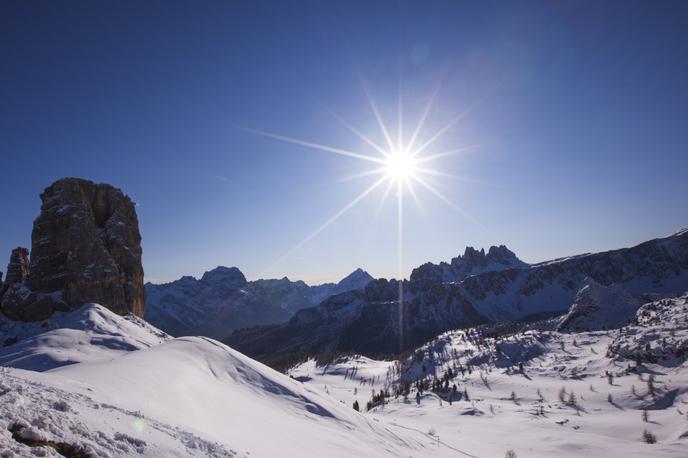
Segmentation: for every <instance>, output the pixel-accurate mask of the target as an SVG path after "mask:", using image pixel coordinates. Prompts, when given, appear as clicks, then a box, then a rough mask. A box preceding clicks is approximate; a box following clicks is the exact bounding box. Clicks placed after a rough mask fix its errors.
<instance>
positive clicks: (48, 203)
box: [29, 178, 146, 317]
mask: <svg viewBox="0 0 688 458" xmlns="http://www.w3.org/2000/svg"><path fill="white" fill-rule="evenodd" d="M41 199H42V201H43V204H42V205H41V214H40V216H39V217H38V218H37V219H36V220H35V221H34V225H33V232H32V234H31V240H32V248H31V249H32V252H31V277H30V280H29V284H30V286H31V288H32V289H34V290H35V291H41V292H46V293H51V292H54V291H62V297H63V299H64V301H65V302H66V303H67V304H69V305H70V306H71V307H79V306H81V305H82V304H84V303H86V302H97V303H99V304H102V305H103V306H105V307H107V308H109V309H110V310H112V311H113V312H115V313H118V314H126V313H134V314H136V315H138V316H141V317H142V316H143V314H144V311H145V306H146V291H145V289H144V286H143V267H142V265H141V235H140V234H139V225H138V218H137V217H136V210H135V208H134V204H133V203H132V201H131V199H130V198H129V197H128V196H126V195H124V194H123V193H122V191H121V190H119V189H117V188H115V187H113V186H111V185H109V184H95V183H93V182H91V181H87V180H82V179H77V178H64V179H62V180H58V181H57V182H55V183H53V184H52V185H51V186H49V187H48V188H46V189H45V191H44V192H43V194H41Z"/></svg>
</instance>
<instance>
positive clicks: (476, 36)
mask: <svg viewBox="0 0 688 458" xmlns="http://www.w3.org/2000/svg"><path fill="white" fill-rule="evenodd" d="M361 80H363V81H365V82H366V83H367V85H368V87H369V91H370V94H371V95H372V96H373V98H374V99H375V102H376V103H377V105H378V106H379V109H380V113H381V116H382V117H383V118H384V119H385V120H387V121H388V123H389V125H390V129H391V130H393V129H394V128H395V126H396V119H397V99H398V94H399V93H400V92H401V94H402V100H403V108H404V110H403V124H402V125H403V129H402V130H403V132H404V135H406V136H407V137H408V136H409V135H410V132H411V131H413V128H414V126H415V123H416V122H417V120H418V119H419V118H420V116H421V113H422V111H423V108H424V107H425V106H426V103H427V102H428V100H429V98H430V96H431V94H432V93H433V91H434V90H435V89H436V88H438V87H439V88H440V89H439V92H438V96H437V98H436V101H435V104H434V106H433V109H432V111H431V113H430V115H429V116H428V118H427V122H426V123H425V126H424V129H423V132H422V134H421V135H420V137H423V138H429V137H431V136H432V135H433V134H434V133H435V132H436V131H437V130H439V129H440V128H442V127H443V126H444V125H446V124H447V123H448V122H449V121H450V120H452V119H453V118H454V117H455V116H456V115H458V114H460V113H464V112H465V111H466V109H467V108H469V107H471V110H470V111H469V112H468V114H467V115H466V116H464V117H462V118H461V119H460V120H459V122H457V123H456V124H455V125H453V127H452V128H451V129H449V130H447V132H446V133H445V135H443V136H442V137H441V138H440V139H438V140H437V142H435V144H434V145H433V148H434V149H435V152H440V151H442V150H447V149H452V148H456V147H461V146H466V145H475V144H478V145H480V148H477V149H476V150H473V151H471V152H468V153H465V154H459V155H454V156H447V157H444V158H442V159H438V160H437V161H435V162H433V163H432V167H433V168H435V169H436V170H439V171H441V172H443V173H447V174H453V175H460V176H461V177H464V178H465V179H464V180H458V179H456V178H449V177H441V176H436V177H432V180H431V183H432V185H433V186H434V187H435V188H436V189H437V190H439V191H440V192H442V194H443V195H445V196H446V197H447V198H448V199H450V200H451V201H452V202H454V203H455V204H456V206H457V207H459V208H461V209H462V210H463V211H465V212H466V213H468V214H470V215H472V217H473V218H474V219H475V220H476V221H478V222H479V224H476V223H475V222H473V221H471V220H470V219H467V218H466V217H464V216H462V214H461V213H459V212H458V211H456V210H455V209H453V208H452V207H450V206H449V205H447V204H446V203H445V202H443V201H442V200H440V199H439V198H437V197H436V196H435V195H433V194H432V193H431V192H429V191H428V190H427V189H425V188H423V187H415V188H414V189H415V190H416V192H417V196H418V200H419V201H420V205H421V207H420V209H419V208H418V207H417V206H416V205H415V203H414V202H413V200H412V199H411V198H410V197H409V196H406V197H405V199H406V200H405V202H404V217H403V225H404V238H403V246H404V261H403V272H404V275H408V274H409V273H410V271H411V269H412V268H413V267H415V266H417V265H419V264H422V263H423V262H427V261H433V262H437V261H440V260H449V259H450V258H451V257H453V256H455V255H456V254H458V253H462V252H463V249H464V247H465V246H466V245H471V246H475V247H486V248H487V247H488V246H490V245H491V244H499V243H503V244H506V245H507V246H508V247H510V248H511V249H512V250H513V251H514V252H516V254H517V255H519V256H520V257H521V258H522V259H524V260H526V261H529V262H535V261H542V260H546V259H550V258H554V257H560V256H566V255H571V254H576V253H581V252H589V251H599V250H606V249H612V248H618V247H622V246H629V245H633V244H635V243H638V242H641V241H644V240H647V239H650V238H654V237H657V236H662V235H666V234H668V233H671V232H673V231H675V230H677V229H679V228H681V227H685V226H688V148H687V145H688V2H685V1H662V2H652V1H646V2H631V1H618V2H613V1H612V2H599V1H556V2H551V1H547V2H544V1H543V2H501V1H500V2H482V1H481V2H478V1H476V2H462V1H451V2H432V1H431V2H383V1H375V2H370V1H365V2H356V1H342V2H321V1H314V2H274V3H272V2H264V1H250V2H249V1H246V2H230V1H222V2H211V1H203V2H167V1H165V2H158V1H146V2H123V1H111V2H107V1H103V2H91V1H88V2H20V1H3V2H1V3H0V171H1V173H0V196H1V197H2V204H0V208H1V209H2V217H0V264H1V265H2V266H3V267H0V270H3V271H4V270H5V269H4V265H5V263H6V260H8V259H9V252H10V250H11V249H12V248H13V247H15V246H18V245H23V246H27V247H28V246H30V233H31V227H32V222H33V219H34V218H35V217H36V216H37V214H38V212H39V205H40V200H39V197H38V195H39V193H40V192H41V191H42V189H43V188H45V187H46V186H47V185H49V184H50V183H51V182H52V181H54V180H56V179H58V178H61V177H64V176H78V177H83V178H88V179H91V180H94V181H98V182H108V183H111V184H113V185H115V186H118V187H120V188H122V189H123V190H124V191H125V192H126V193H127V194H129V195H130V196H131V197H132V198H133V199H134V200H135V201H136V202H137V204H138V207H137V211H138V215H139V220H140V229H141V233H142V236H143V250H144V269H145V272H146V277H147V279H148V280H151V281H166V280H172V279H175V278H177V277H180V276H181V275H199V274H202V272H203V271H205V270H208V269H211V268H213V267H215V266H217V265H228V266H231V265H235V266H238V267H239V268H240V269H242V271H243V272H244V273H245V274H246V275H247V277H249V278H258V277H261V276H266V277H281V276H284V275H287V276H289V277H290V278H292V279H304V280H306V281H308V282H319V281H323V280H333V279H338V278H340V277H342V276H343V275H345V274H347V273H348V272H350V271H352V270H353V269H354V268H356V267H359V266H360V267H363V268H365V269H366V270H368V271H369V272H370V273H371V274H373V275H375V276H386V277H390V276H396V275H397V206H396V201H395V197H394V195H393V194H392V195H390V196H389V197H388V199H387V200H386V201H385V203H384V204H383V205H382V206H380V202H381V198H382V195H383V194H384V189H383V187H380V188H378V189H376V190H375V191H373V192H372V193H371V194H370V195H368V196H366V198H365V199H362V200H361V201H360V202H359V203H358V204H357V205H356V206H355V207H353V208H351V209H350V210H349V211H348V212H346V213H345V214H343V215H342V216H341V218H339V219H338V220H337V221H336V222H335V223H333V224H332V225H330V226H328V227H327V228H326V229H324V230H323V231H322V232H320V233H319V234H318V235H317V236H316V237H314V238H313V239H312V240H310V241H309V242H308V243H305V244H304V245H303V246H301V247H300V249H298V250H296V251H294V252H293V253H292V254H291V255H290V256H288V257H286V258H284V259H281V260H280V258H283V256H284V255H285V254H286V253H289V252H290V251H291V250H292V248H293V247H294V246H296V245H297V244H299V242H300V241H302V240H303V239H304V238H306V237H307V236H308V235H309V234H311V233H312V232H313V231H314V230H315V229H317V228H318V227H319V226H321V225H322V224H323V223H324V222H326V221H327V220H328V219H329V218H330V217H332V215H334V214H335V213H336V212H337V211H338V210H339V209H341V208H342V207H344V206H346V205H347V203H349V202H350V201H351V200H352V199H354V198H356V196H358V195H359V194H360V193H361V192H362V191H363V190H364V189H366V188H367V187H368V186H370V184H371V183H372V182H373V181H374V180H375V177H371V176H365V177H361V178H358V179H346V178H347V177H350V176H351V175H354V174H356V173H360V172H363V171H365V170H368V169H370V164H368V163H365V162H363V161H358V160H356V159H352V158H349V157H344V156H341V155H335V154H330V153H327V152H323V151H317V150H314V149H310V148H306V147H303V146H298V145H295V144H290V143H286V142H282V141H279V140H276V139H273V138H267V137H265V136H260V135H256V134H255V133H252V132H249V131H246V130H243V129H240V128H238V127H237V126H245V127H249V128H252V129H259V130H264V131H269V132H273V133H277V134H280V135H287V136H291V137H296V138H299V139H304V140H308V141H311V142H316V143H320V144H326V145H330V146H333V147H338V148H343V149H347V150H353V151H356V152H361V153H362V154H371V155H372V154H376V152H375V151H374V150H373V149H372V148H371V147H369V146H368V145H367V144H365V143H364V142H363V141H362V140H361V139H360V138H358V137H357V136H356V135H354V134H353V133H352V132H351V131H349V130H348V129H347V128H346V127H345V126H344V125H343V124H342V123H341V122H339V121H338V120H337V119H336V118H335V117H334V116H332V113H333V112H334V113H335V114H336V115H338V116H340V117H342V118H344V119H346V120H347V121H348V122H350V123H351V124H352V125H354V126H355V127H356V128H357V129H359V130H360V131H362V132H364V133H365V134H367V135H369V136H370V137H371V139H373V140H374V141H375V142H377V143H381V144H382V143H383V142H384V139H383V138H382V135H381V134H380V129H379V128H378V125H377V123H376V120H375V117H374V116H373V114H372V113H371V108H370V105H369V104H368V101H367V99H366V96H365V93H364V91H363V89H362V84H361ZM400 81H402V83H403V84H402V86H401V91H400V90H399V82H400ZM395 132H396V131H393V135H396V133H395ZM428 165H430V164H428ZM278 260H279V262H277V261H278ZM276 262H277V263H276Z"/></svg>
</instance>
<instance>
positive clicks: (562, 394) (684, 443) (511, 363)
mask: <svg viewBox="0 0 688 458" xmlns="http://www.w3.org/2000/svg"><path fill="white" fill-rule="evenodd" d="M658 309H659V310H660V311H661V310H664V311H666V312H667V313H669V314H670V315H671V317H672V320H673V321H669V320H668V319H667V320H663V321H664V323H665V324H664V327H663V328H662V327H661V325H660V324H659V323H658V321H659V320H658V319H657V313H658V312H657V310H658ZM638 316H639V317H640V318H639V321H640V324H643V322H642V320H643V319H645V320H648V321H650V322H651V323H652V324H654V327H652V328H648V329H644V328H639V327H638V326H629V327H627V328H624V329H621V330H612V331H600V332H581V333H570V334H565V333H559V332H555V331H551V330H547V329H552V328H556V325H557V323H556V320H550V322H549V323H541V324H540V327H541V328H543V329H545V330H542V329H531V330H527V331H525V332H515V333H505V334H504V335H501V336H498V337H484V336H480V337H479V336H478V330H476V329H471V330H466V331H452V332H448V333H445V334H443V335H441V336H438V338H436V339H435V340H434V341H433V342H430V343H428V344H427V345H425V346H423V347H421V348H420V349H418V350H417V351H416V352H415V353H414V354H413V355H411V356H410V357H409V359H408V360H406V361H405V363H404V364H403V365H400V364H395V363H391V362H385V361H374V360H371V359H368V358H362V357H343V358H340V359H339V360H336V361H334V362H332V363H331V364H329V365H326V366H322V367H317V366H316V364H315V361H313V360H310V361H307V362H305V363H302V364H300V365H297V366H296V367H294V368H292V369H291V370H290V372H289V373H290V375H291V376H293V377H295V378H297V379H299V380H304V381H305V383H306V384H309V385H311V386H314V387H317V388H319V389H321V390H322V391H323V392H326V393H329V394H330V395H331V396H333V397H335V398H336V399H339V400H340V401H342V402H344V403H345V404H347V405H352V404H353V402H354V401H358V403H359V404H360V406H361V408H362V409H364V410H365V406H366V404H367V402H368V401H369V400H371V396H372V394H373V393H379V392H380V391H381V390H385V389H387V390H389V391H390V397H389V398H387V399H386V403H385V404H382V405H378V406H375V407H372V409H371V410H370V412H368V415H370V416H373V417H377V418H380V420H381V421H382V420H386V421H388V422H391V423H392V424H394V425H396V426H397V427H399V428H403V429H405V430H407V431H409V432H411V431H414V432H422V433H426V434H427V435H428V436H429V437H432V438H435V440H436V449H437V452H438V453H442V454H443V453H449V454H451V453H452V452H453V453H454V454H453V455H452V456H462V455H463V456H476V457H477V456H479V457H495V456H496V457H500V456H504V455H505V452H506V451H507V450H513V451H514V452H515V453H516V454H517V456H520V457H523V456H525V457H552V456H560V457H579V456H592V457H603V456H610V455H616V456H624V457H627V456H628V457H630V456H633V457H648V456H653V457H663V456H667V457H668V456H672V457H678V456H681V457H683V456H686V450H688V415H687V412H688V362H687V361H686V356H688V354H686V352H685V351H683V352H682V353H680V348H685V347H686V345H687V344H688V335H687V334H686V329H688V321H687V319H688V296H684V297H682V298H678V299H664V300H662V301H658V302H656V303H652V304H647V305H645V306H644V307H642V308H641V309H640V310H639V311H638ZM642 317H644V318H642ZM552 321H554V322H552ZM638 335H642V336H647V335H650V336H651V339H652V342H653V343H652V346H653V347H658V348H663V349H664V351H665V354H666V355H667V357H666V358H661V357H658V356H656V355H655V357H654V358H653V357H650V359H651V360H652V361H658V362H662V361H664V362H667V363H668V364H665V365H662V364H655V363H652V362H649V360H647V359H643V360H642V361H641V363H640V365H639V366H637V367H636V365H637V363H636V361H635V360H633V359H630V360H629V359H626V358H624V357H623V356H622V355H620V354H618V353H615V352H613V351H611V349H613V348H617V347H619V346H621V345H625V344H628V342H629V341H632V342H635V341H636V340H638V337H637V336H638ZM672 336H673V337H672ZM665 338H666V339H665ZM672 339H673V340H672ZM640 340H641V341H642V342H643V346H644V345H645V342H646V341H647V340H646V339H640ZM660 342H669V343H667V344H665V346H664V347H661V345H659V343H660ZM670 343H673V344H674V346H670ZM681 345H682V347H681ZM677 350H678V351H679V353H680V355H681V357H682V359H680V360H679V358H677V357H676V356H675V355H676V353H677ZM519 363H520V364H522V366H523V370H522V371H521V370H520V368H519ZM469 368H470V369H469ZM450 369H451V373H450V372H449V370H450ZM462 369H463V371H462ZM445 374H447V376H446V380H447V388H448V389H447V390H445V389H444V387H443V386H442V385H444V382H440V385H441V386H440V387H439V389H437V390H432V389H425V390H423V391H422V393H421V392H419V390H418V389H417V388H416V382H417V381H418V380H423V379H426V380H429V381H430V387H432V380H434V379H435V378H437V379H438V380H440V381H442V380H445ZM448 374H452V375H453V376H452V377H449V376H448ZM395 380H407V381H409V382H410V385H411V389H410V392H409V394H408V395H407V396H406V399H405V398H404V396H403V394H401V393H400V394H399V395H398V396H395V390H396V389H397V388H398V386H399V385H398V384H396V385H395V384H394V383H392V382H393V381H395ZM650 380H651V381H650ZM453 385H456V386H457V389H456V391H453ZM465 394H468V399H466V397H465ZM450 399H451V401H452V402H451V403H450V402H449V401H450ZM644 411H646V412H647V421H644V419H643V415H644V414H643V412H644ZM646 430H647V431H648V432H649V433H650V434H652V435H654V436H655V438H656V443H654V444H649V443H646V442H644V441H643V440H642V435H643V433H644V431H646Z"/></svg>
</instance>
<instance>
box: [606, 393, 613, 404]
mask: <svg viewBox="0 0 688 458" xmlns="http://www.w3.org/2000/svg"><path fill="white" fill-rule="evenodd" d="M607 402H608V403H610V404H614V400H613V399H612V394H611V393H609V394H608V395H607Z"/></svg>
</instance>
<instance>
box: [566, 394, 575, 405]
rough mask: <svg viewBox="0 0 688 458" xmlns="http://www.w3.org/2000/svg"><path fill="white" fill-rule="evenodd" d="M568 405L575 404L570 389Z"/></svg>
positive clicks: (573, 395)
mask: <svg viewBox="0 0 688 458" xmlns="http://www.w3.org/2000/svg"><path fill="white" fill-rule="evenodd" d="M568 405H570V406H575V405H576V395H575V394H573V391H571V393H569V401H568Z"/></svg>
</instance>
